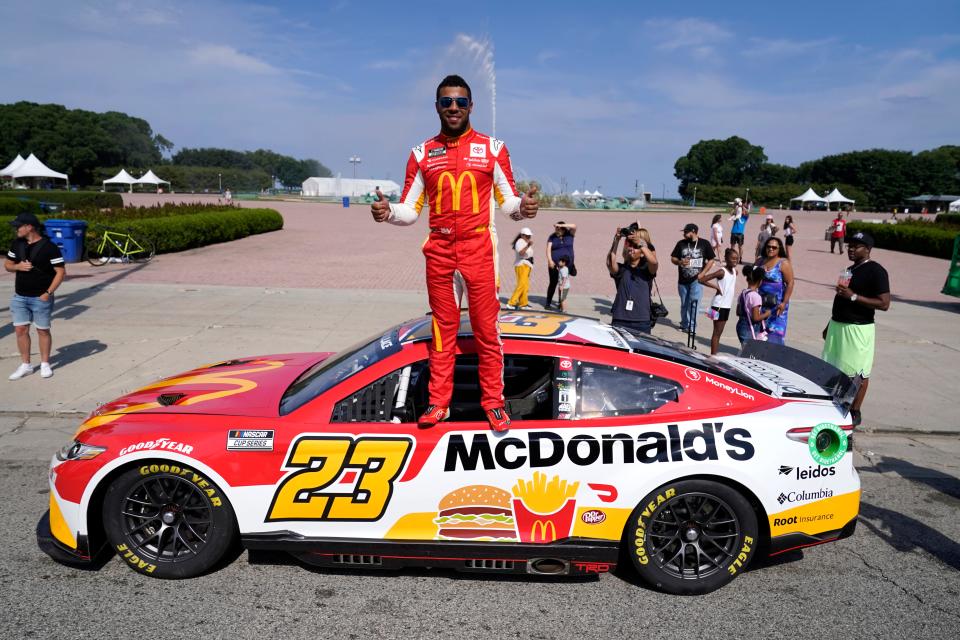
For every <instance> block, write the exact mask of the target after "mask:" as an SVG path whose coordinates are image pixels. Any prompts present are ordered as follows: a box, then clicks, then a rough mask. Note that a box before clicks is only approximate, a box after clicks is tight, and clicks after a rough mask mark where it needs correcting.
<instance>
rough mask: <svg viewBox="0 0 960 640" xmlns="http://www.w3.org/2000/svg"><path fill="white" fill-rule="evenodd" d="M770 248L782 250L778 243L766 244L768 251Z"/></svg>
mask: <svg viewBox="0 0 960 640" xmlns="http://www.w3.org/2000/svg"><path fill="white" fill-rule="evenodd" d="M770 249H776V250H777V251H779V250H780V245H777V244H768V245H767V246H766V250H767V251H770Z"/></svg>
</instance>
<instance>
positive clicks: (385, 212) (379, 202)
mask: <svg viewBox="0 0 960 640" xmlns="http://www.w3.org/2000/svg"><path fill="white" fill-rule="evenodd" d="M370 213H371V214H372V215H373V219H374V220H376V221H377V222H386V220H387V218H389V217H390V201H389V200H387V196H385V195H383V193H382V192H381V191H380V189H377V199H376V200H375V201H374V202H372V203H371V204H370Z"/></svg>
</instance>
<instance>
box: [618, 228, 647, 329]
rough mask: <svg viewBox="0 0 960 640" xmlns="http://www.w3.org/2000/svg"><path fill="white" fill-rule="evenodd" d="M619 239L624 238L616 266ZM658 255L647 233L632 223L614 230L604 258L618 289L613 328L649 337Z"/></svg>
mask: <svg viewBox="0 0 960 640" xmlns="http://www.w3.org/2000/svg"><path fill="white" fill-rule="evenodd" d="M620 238H625V239H626V243H625V244H624V247H623V262H617V253H618V252H617V249H618V248H619V246H620ZM658 266H659V265H658V263H657V252H656V249H655V248H654V246H653V243H652V242H651V241H650V232H649V231H647V230H646V229H643V228H641V227H640V226H639V225H638V224H636V223H634V224H632V225H630V227H628V228H623V229H617V232H616V233H615V234H614V235H613V244H612V245H611V246H610V253H608V254H607V270H608V271H609V272H610V277H611V278H613V279H614V281H615V282H616V285H617V295H616V296H615V297H614V299H613V309H611V312H610V313H611V315H612V316H613V322H611V324H612V325H613V326H615V327H623V328H625V329H627V330H629V331H632V332H639V333H650V329H651V327H652V326H653V322H652V318H651V317H650V289H651V285H652V282H653V278H654V276H656V275H657V268H658Z"/></svg>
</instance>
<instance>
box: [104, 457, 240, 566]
mask: <svg viewBox="0 0 960 640" xmlns="http://www.w3.org/2000/svg"><path fill="white" fill-rule="evenodd" d="M103 527H104V530H105V531H106V533H107V537H108V539H109V540H110V544H111V546H112V547H113V549H114V551H115V552H116V553H117V555H118V556H120V558H121V559H122V560H123V561H124V562H125V563H126V564H127V565H128V566H129V567H130V568H131V569H133V570H134V571H137V572H139V573H143V574H146V575H150V576H154V577H157V578H191V577H193V576H197V575H200V574H201V573H203V572H205V571H207V570H208V569H210V568H211V567H213V566H214V565H215V564H216V563H217V562H219V561H220V560H221V559H222V558H223V557H224V555H225V554H226V553H227V551H228V550H229V549H230V548H231V547H232V546H234V545H235V544H236V541H237V525H236V517H235V516H234V513H233V509H232V507H231V506H230V503H229V502H228V501H227V499H226V497H225V496H224V495H223V492H222V491H220V488H219V487H217V486H216V485H215V484H214V483H213V482H212V481H211V480H209V479H207V478H206V477H204V476H203V475H202V474H200V473H198V472H197V471H194V470H193V469H191V468H189V467H187V466H184V465H181V464H179V463H175V462H154V463H145V464H143V465H141V466H139V467H137V468H134V469H130V470H129V471H127V472H126V473H124V474H123V475H121V476H119V477H118V478H117V479H116V480H114V481H113V482H112V483H111V485H110V486H109V487H108V488H107V492H106V494H105V496H104V501H103Z"/></svg>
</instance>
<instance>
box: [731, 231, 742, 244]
mask: <svg viewBox="0 0 960 640" xmlns="http://www.w3.org/2000/svg"><path fill="white" fill-rule="evenodd" d="M730 244H739V245H741V246H743V234H742V233H731V234H730Z"/></svg>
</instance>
